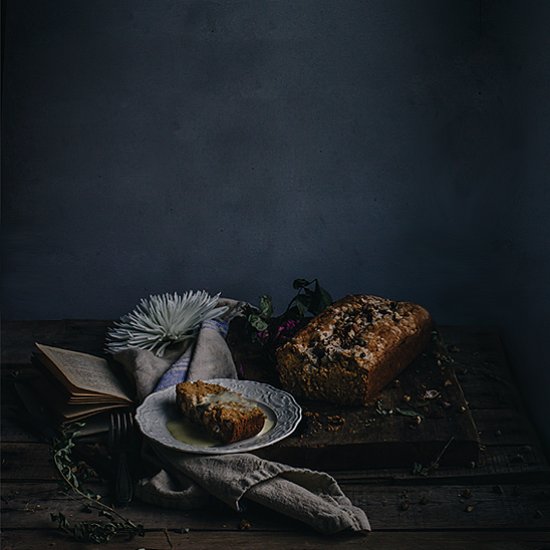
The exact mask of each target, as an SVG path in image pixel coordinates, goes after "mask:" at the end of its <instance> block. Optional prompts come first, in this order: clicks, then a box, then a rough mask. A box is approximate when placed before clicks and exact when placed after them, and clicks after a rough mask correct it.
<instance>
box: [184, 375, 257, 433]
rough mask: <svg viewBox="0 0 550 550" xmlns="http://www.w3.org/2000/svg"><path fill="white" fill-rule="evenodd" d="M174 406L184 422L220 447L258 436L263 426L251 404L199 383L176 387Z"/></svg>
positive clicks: (233, 394)
mask: <svg viewBox="0 0 550 550" xmlns="http://www.w3.org/2000/svg"><path fill="white" fill-rule="evenodd" d="M176 403H177V406H178V408H179V409H180V410H181V412H182V413H183V414H184V415H185V417H186V418H188V419H189V420H190V421H191V422H194V423H195V424H199V425H200V426H202V427H203V428H204V430H205V431H206V433H208V434H209V435H210V436H212V437H214V438H215V439H218V440H220V441H222V442H223V443H234V442H235V441H241V440H242V439H247V438H249V437H252V436H254V435H256V434H258V433H260V431H261V430H262V428H263V426H264V422H265V415H264V413H263V412H262V410H261V409H260V407H258V405H256V403H255V402H253V401H250V400H248V399H246V398H245V397H243V396H242V395H241V394H240V393H237V392H234V391H231V390H228V389H227V388H224V387H223V386H220V385H219V384H209V383H208V382H202V381H201V380H198V381H196V382H181V383H179V384H178V385H177V386H176Z"/></svg>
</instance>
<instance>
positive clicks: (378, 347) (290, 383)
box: [277, 295, 432, 405]
mask: <svg viewBox="0 0 550 550" xmlns="http://www.w3.org/2000/svg"><path fill="white" fill-rule="evenodd" d="M431 327H432V320H431V317H430V314H429V313H428V312H427V311H426V310H425V309H424V308H423V307H421V306H419V305H417V304H413V303H410V302H397V301H393V300H388V299H385V298H380V297H378V296H370V295H352V296H346V297H345V298H343V299H341V300H339V301H337V302H335V303H334V304H332V305H331V306H329V307H328V308H327V309H325V310H324V311H323V312H322V313H321V314H320V315H318V316H317V317H315V318H314V319H312V320H311V321H310V323H309V324H308V325H307V326H306V327H304V328H303V329H302V330H300V331H299V332H298V333H297V334H296V335H295V336H294V338H292V339H291V340H290V341H289V342H287V343H286V344H284V345H283V346H282V347H281V348H279V350H278V351H277V366H278V372H279V378H280V381H281V384H282V386H283V387H284V388H285V389H286V390H287V391H289V392H290V393H293V394H294V395H297V396H303V397H307V398H310V399H319V400H324V401H330V402H333V403H338V404H344V405H352V404H363V405H364V404H367V403H369V402H370V401H372V399H373V398H374V397H376V395H377V394H378V393H379V392H380V391H381V390H382V389H383V387H384V386H385V385H386V384H387V383H388V382H390V381H391V380H392V379H394V378H395V377H396V376H397V375H398V374H399V372H401V371H402V370H403V369H404V368H405V367H406V366H408V365H409V364H410V363H411V362H412V360H413V359H414V358H415V357H416V356H417V355H418V354H419V353H420V352H421V351H422V350H423V349H424V348H425V346H426V345H427V343H428V342H429V339H430V332H431Z"/></svg>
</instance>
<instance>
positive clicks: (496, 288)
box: [3, 0, 550, 436]
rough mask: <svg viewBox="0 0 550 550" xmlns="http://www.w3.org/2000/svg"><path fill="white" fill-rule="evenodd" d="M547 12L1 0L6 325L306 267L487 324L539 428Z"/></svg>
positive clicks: (115, 308)
mask: <svg viewBox="0 0 550 550" xmlns="http://www.w3.org/2000/svg"><path fill="white" fill-rule="evenodd" d="M526 5H528V7H526ZM549 5H550V4H549V3H544V2H543V3H536V2H532V3H525V2H515V3H514V2H509V3H506V2H490V1H487V0H482V1H473V0H472V1H465V0H456V1H444V2H442V1H441V0H433V1H423V0H419V1H415V2H411V1H410V0H379V1H372V0H371V1H366V0H357V1H351V0H339V1H338V2H335V1H334V0H326V1H325V0H301V1H298V2H297V1H295V0H288V1H286V0H277V1H271V0H270V1H259V0H248V1H228V2H223V1H214V0H212V1H210V0H198V1H189V0H179V1H155V2H151V1H149V0H133V1H130V0H115V1H113V0H104V1H98V0H95V1H93V2H88V1H85V0H80V1H76V2H75V1H74V0H70V1H69V0H55V1H54V0H51V1H44V0H41V1H38V0H17V1H14V0H8V2H7V4H6V16H7V17H6V37H5V38H6V49H5V67H4V103H3V114H4V132H3V138H4V148H3V152H4V171H3V182H4V186H3V187H4V193H3V210H4V213H3V222H4V232H3V233H4V251H5V253H4V272H3V313H4V317H5V318H60V317H80V318H88V317H89V318H110V317H118V316H119V315H121V314H122V313H124V312H126V311H127V310H129V309H131V308H132V307H133V306H134V304H135V303H136V302H137V301H138V299H139V298H140V297H142V296H146V295H148V294H150V293H157V292H163V291H174V290H179V291H183V290H186V289H189V288H206V289H208V290H210V291H212V292H218V291H221V292H222V293H223V294H224V295H227V296H233V297H238V298H241V299H249V300H255V299H256V297H257V296H258V294H261V293H264V292H270V293H271V294H273V295H274V297H275V298H276V302H277V303H278V304H279V306H283V305H284V304H285V303H286V301H287V299H288V298H289V296H290V293H291V289H290V284H291V281H292V279H293V278H295V277H298V276H300V277H302V276H303V277H315V276H316V277H319V278H320V279H321V281H322V283H323V284H324V285H325V286H326V287H327V288H328V289H329V290H331V291H332V293H333V294H334V295H335V296H340V295H343V294H345V293H349V292H366V293H367V292H368V293H377V294H381V295H386V296H391V297H394V298H402V299H410V300H414V301H417V302H420V303H422V304H424V305H425V306H426V307H428V308H429V309H430V310H431V311H432V312H433V314H434V316H435V317H436V319H437V320H438V321H439V322H441V323H477V324H493V325H497V326H499V327H500V328H501V330H502V331H503V335H504V337H505V341H506V344H507V349H508V351H509V353H510V354H511V357H512V359H513V362H514V365H515V368H516V372H517V374H518V378H519V380H520V383H521V385H522V387H523V389H524V391H525V392H526V394H527V395H528V396H529V400H530V403H531V408H532V411H533V412H534V413H535V414H536V416H537V418H538V419H539V423H540V424H541V426H542V425H543V423H544V422H543V421H544V419H545V418H546V417H548V414H549V413H550V408H549V406H548V404H547V403H546V401H545V397H547V396H548V387H549V386H550V372H549V371H550V369H549V362H550V357H549V353H548V352H547V351H546V350H545V349H543V344H544V342H545V341H546V339H547V336H546V334H547V332H546V331H547V329H548V328H550V327H548V322H547V315H548V314H549V309H550V308H549V307H548V305H549V304H548V290H547V286H548V280H549V279H550V277H549V275H550V261H549V255H548V245H549V238H548V237H549V222H548V216H547V211H548V202H549V201H548V198H549V197H548V168H549V165H548V164H549V162H548V158H549V157H548V150H549V145H550V134H549V130H548V128H549V122H550V114H549V104H548V93H549V91H550V87H549V80H550V79H549V59H548V52H549V50H550V43H549V41H548V37H547V33H546V32H545V29H546V28H548V25H549V23H550V17H549V15H550V14H549ZM547 424H548V423H546V424H545V426H546V427H545V428H544V429H545V430H546V434H547V436H550V428H549V427H548V425H547Z"/></svg>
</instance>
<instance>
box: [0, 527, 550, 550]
mask: <svg viewBox="0 0 550 550" xmlns="http://www.w3.org/2000/svg"><path fill="white" fill-rule="evenodd" d="M2 542H3V546H2V547H3V550H16V549H17V550H21V549H25V550H43V549H44V548H63V549H64V550H94V549H97V545H93V544H84V543H81V542H74V541H70V540H68V539H67V538H66V536H64V535H62V534H60V533H58V532H55V531H51V530H48V531H45V530H36V531H28V530H15V531H11V530H6V531H4V532H3V535H2ZM549 542H550V533H547V532H532V531H518V532H509V533H502V532H499V531H496V532H484V533H482V532H449V531H443V532H442V531H434V532H423V533H418V532H399V533H392V532H376V531H374V532H372V533H370V534H368V535H361V534H359V535H353V534H352V535H348V534H341V535H336V536H331V537H329V536H322V535H318V534H315V533H309V532H308V533H304V534H298V533H288V532H283V533H270V532H264V533H262V532H255V531H241V532H238V533H236V532H229V533H228V532H224V531H219V532H213V531H202V532H201V531H190V532H189V533H183V534H182V533H175V532H169V533H167V534H166V533H163V532H148V533H146V535H145V536H144V537H137V538H135V539H134V540H132V541H112V542H110V543H109V549H112V550H136V549H140V548H143V549H147V550H169V549H170V550H172V549H173V550H187V549H188V548H194V549H197V550H200V549H204V550H209V549H211V548H218V547H219V548H230V547H238V548H242V547H244V548H263V549H265V550H269V549H271V548H285V549H287V550H307V549H311V548H334V547H338V548H340V547H342V548H343V547H345V548H366V547H368V548H369V549H371V550H395V549H396V548H398V549H399V550H421V549H426V548H433V549H437V550H439V549H441V548H445V549H447V550H464V549H465V548H468V549H472V550H477V549H484V550H545V549H546V548H547V545H548V543H549Z"/></svg>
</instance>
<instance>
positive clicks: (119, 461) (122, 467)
mask: <svg viewBox="0 0 550 550" xmlns="http://www.w3.org/2000/svg"><path fill="white" fill-rule="evenodd" d="M135 444H136V432H135V426H134V416H133V414H132V413H131V412H130V411H125V412H113V413H111V416H110V423H109V447H110V449H111V453H112V457H113V460H114V464H115V485H114V501H115V503H116V504H118V505H119V506H126V505H127V504H129V503H130V502H131V501H132V498H133V497H134V482H133V479H132V473H131V470H130V465H129V462H128V456H129V455H130V454H131V453H132V451H133V450H134V449H135Z"/></svg>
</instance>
